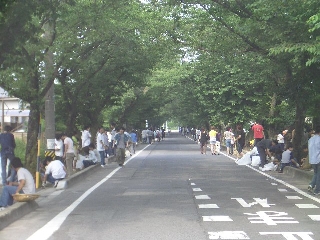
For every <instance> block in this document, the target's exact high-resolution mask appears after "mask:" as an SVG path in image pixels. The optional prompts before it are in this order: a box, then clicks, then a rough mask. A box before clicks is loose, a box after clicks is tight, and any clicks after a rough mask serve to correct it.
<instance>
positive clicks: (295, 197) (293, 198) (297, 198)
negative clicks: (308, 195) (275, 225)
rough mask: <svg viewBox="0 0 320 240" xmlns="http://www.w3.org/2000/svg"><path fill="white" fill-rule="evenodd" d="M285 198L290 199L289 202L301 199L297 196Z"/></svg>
mask: <svg viewBox="0 0 320 240" xmlns="http://www.w3.org/2000/svg"><path fill="white" fill-rule="evenodd" d="M286 198H288V199H291V200H301V199H302V198H301V197H299V196H286Z"/></svg>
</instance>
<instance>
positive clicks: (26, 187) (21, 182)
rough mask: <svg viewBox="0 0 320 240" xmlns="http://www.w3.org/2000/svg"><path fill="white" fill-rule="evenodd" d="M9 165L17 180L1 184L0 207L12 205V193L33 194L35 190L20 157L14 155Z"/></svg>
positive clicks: (31, 178)
mask: <svg viewBox="0 0 320 240" xmlns="http://www.w3.org/2000/svg"><path fill="white" fill-rule="evenodd" d="M11 166H12V167H13V168H14V169H15V171H16V172H17V175H18V182H10V183H9V185H6V186H3V190H2V194H1V199H0V207H7V206H10V205H12V204H13V197H12V195H13V194H18V193H25V194H33V193H35V192H36V188H35V184H34V180H33V177H32V175H31V173H30V172H29V171H28V170H27V169H25V168H23V165H22V163H21V160H20V158H18V157H14V158H13V159H12V161H11Z"/></svg>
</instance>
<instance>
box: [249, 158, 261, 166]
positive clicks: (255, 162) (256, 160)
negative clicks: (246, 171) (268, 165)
mask: <svg viewBox="0 0 320 240" xmlns="http://www.w3.org/2000/svg"><path fill="white" fill-rule="evenodd" d="M260 162H261V160H260V156H252V161H251V165H252V166H259V165H260Z"/></svg>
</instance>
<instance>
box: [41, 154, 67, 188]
mask: <svg viewBox="0 0 320 240" xmlns="http://www.w3.org/2000/svg"><path fill="white" fill-rule="evenodd" d="M43 166H46V171H45V174H44V177H43V182H42V187H45V186H46V185H47V181H48V182H49V183H51V184H53V186H54V187H57V185H58V182H59V181H60V180H62V179H64V178H65V177H66V175H67V169H66V167H65V166H64V165H63V164H62V162H61V161H60V160H53V159H52V157H49V156H47V157H46V158H45V159H44V161H43Z"/></svg>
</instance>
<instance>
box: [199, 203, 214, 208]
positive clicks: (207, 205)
mask: <svg viewBox="0 0 320 240" xmlns="http://www.w3.org/2000/svg"><path fill="white" fill-rule="evenodd" d="M198 206H199V208H219V207H218V205H217V204H198Z"/></svg>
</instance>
